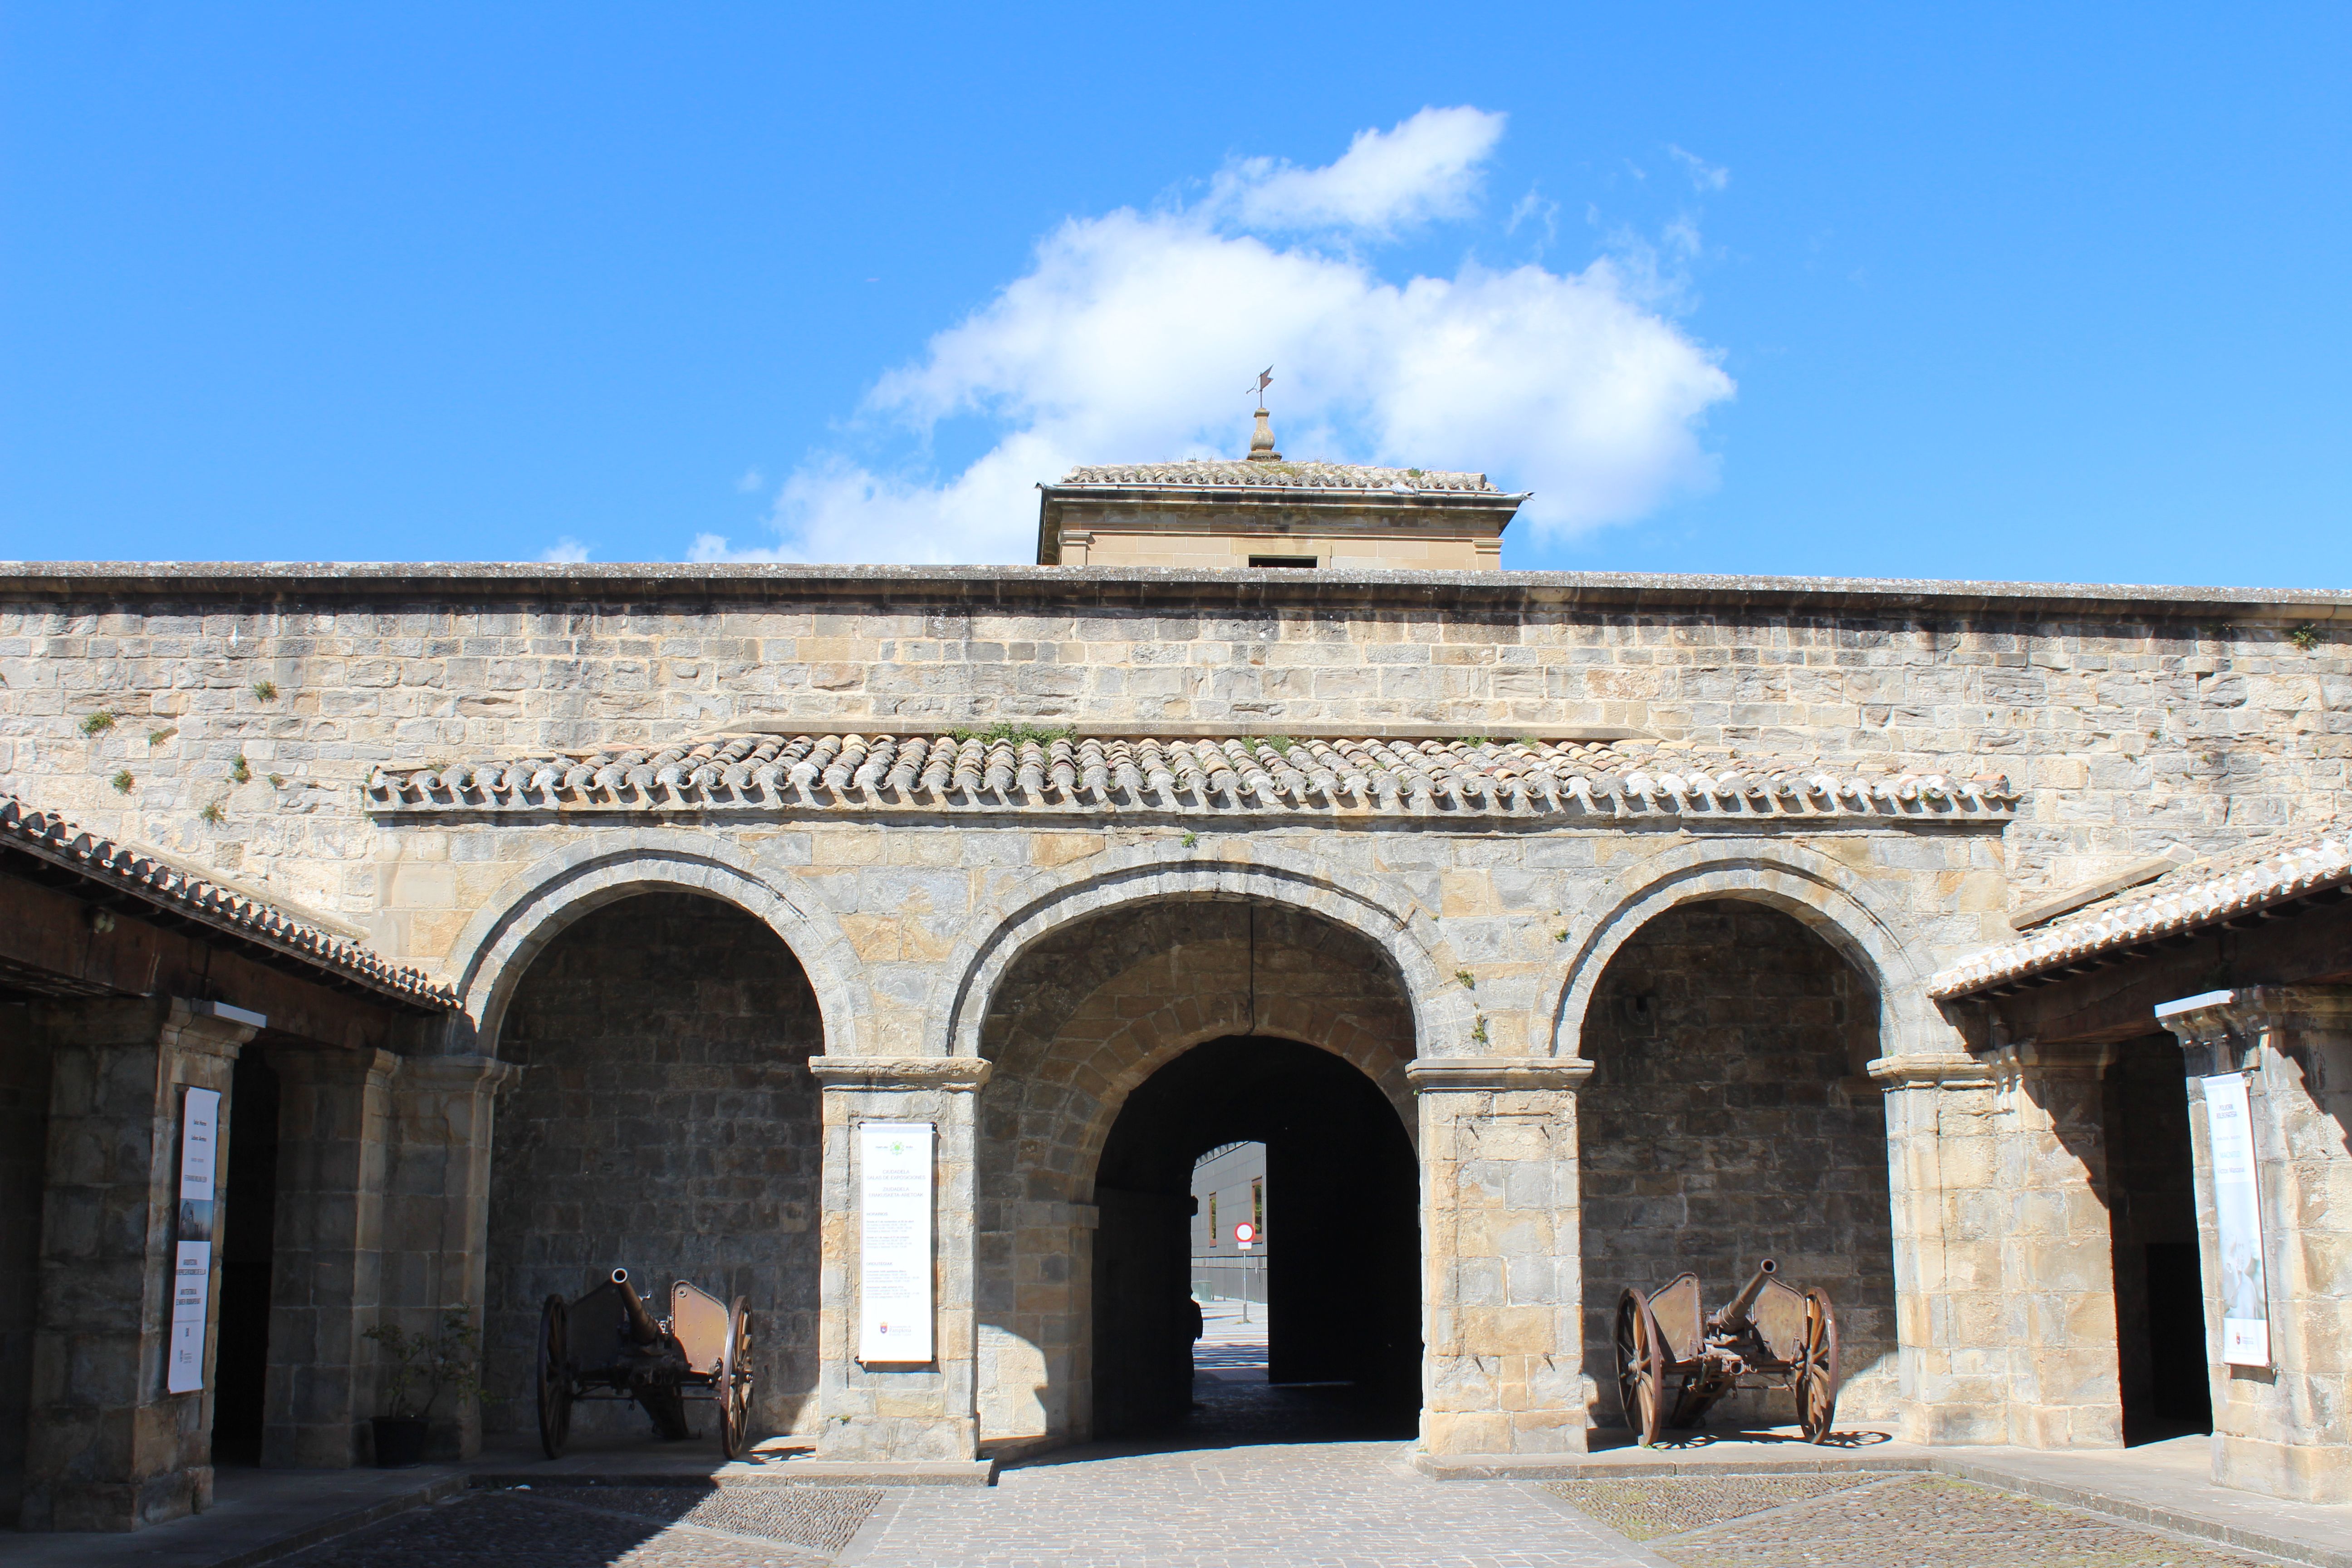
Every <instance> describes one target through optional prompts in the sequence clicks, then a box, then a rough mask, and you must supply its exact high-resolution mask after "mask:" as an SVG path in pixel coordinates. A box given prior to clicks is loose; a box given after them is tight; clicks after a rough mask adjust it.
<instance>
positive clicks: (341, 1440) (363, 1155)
mask: <svg viewBox="0 0 2352 1568" xmlns="http://www.w3.org/2000/svg"><path fill="white" fill-rule="evenodd" d="M269 1065H270V1067H271V1068H274V1069H275V1070H276V1071H277V1074H278V1081H279V1083H280V1084H281V1085H282V1086H283V1088H282V1089H281V1091H280V1099H279V1101H278V1231H277V1236H276V1237H275V1238H274V1241H273V1244H272V1246H273V1258H272V1262H271V1267H270V1302H269V1385H268V1393H267V1398H266V1400H265V1416H264V1421H263V1426H262V1434H261V1462H262V1463H263V1464H265V1465H268V1466H271V1467H285V1468H304V1467H328V1468H338V1467H342V1466H348V1465H352V1464H356V1463H358V1462H359V1459H360V1458H361V1457H362V1455H363V1454H364V1453H365V1452H366V1451H367V1450H366V1446H365V1434H366V1432H367V1429H368V1427H367V1421H368V1417H369V1416H370V1415H373V1411H372V1410H371V1409H370V1408H369V1398H370V1394H371V1387H370V1381H371V1380H370V1378H369V1376H368V1371H369V1365H370V1362H371V1359H372V1347H371V1346H370V1345H369V1344H368V1343H367V1342H365V1340H363V1339H362V1337H361V1336H362V1335H363V1334H364V1333H365V1332H366V1331H368V1329H370V1328H371V1327H373V1325H374V1323H375V1320H376V1307H377V1302H378V1301H379V1300H380V1299H381V1295H382V1287H383V1256H382V1247H383V1179H384V1169H385V1162H386V1157H387V1152H388V1146H387V1138H388V1134H389V1133H390V1131H391V1126H392V1104H391V1098H392V1078H393V1073H394V1070H395V1069H396V1068H398V1067H399V1066H400V1058H398V1057H396V1056H394V1055H393V1054H392V1053H391V1052H390V1051H379V1050H364V1051H349V1050H331V1049H323V1048H312V1049H308V1050H284V1049H273V1050H271V1051H270V1053H269Z"/></svg>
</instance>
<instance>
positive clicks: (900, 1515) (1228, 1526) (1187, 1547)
mask: <svg viewBox="0 0 2352 1568" xmlns="http://www.w3.org/2000/svg"><path fill="white" fill-rule="evenodd" d="M844 1561H845V1562H849V1561H854V1562H855V1563H856V1568H1114V1565H1116V1568H1131V1565H1149V1568H1620V1565H1633V1564H1639V1563H1642V1562H1643V1559H1642V1558H1640V1557H1639V1556H1638V1555H1636V1554H1633V1553H1630V1552H1627V1551H1626V1549H1625V1547H1624V1546H1623V1544H1622V1542H1615V1541H1612V1540H1611V1539H1610V1538H1609V1537H1608V1536H1607V1535H1606V1534H1605V1533H1604V1532H1603V1531H1599V1530H1596V1529H1594V1528H1593V1527H1592V1526H1591V1524H1589V1523H1588V1522H1586V1521H1584V1520H1582V1519H1580V1518H1578V1517H1577V1516H1576V1515H1575V1514H1573V1513H1572V1512H1570V1510H1566V1509H1562V1508H1559V1507H1558V1506H1557V1505H1555V1504H1553V1503H1551V1502H1550V1501H1549V1500H1548V1499H1547V1498H1545V1497H1544V1496H1543V1494H1542V1493H1541V1490H1540V1489H1538V1488H1535V1487H1529V1486H1524V1485H1517V1484H1510V1483H1505V1482H1475V1481H1433V1480H1430V1479H1427V1478H1425V1477H1423V1476H1421V1475H1419V1474H1417V1473H1415V1472H1414V1471H1413V1470H1412V1469H1411V1468H1409V1467H1408V1466H1406V1464H1405V1463H1404V1458H1403V1446H1402V1444H1399V1443H1394V1442H1381V1443H1314V1444H1258V1445H1252V1446H1247V1447H1226V1448H1196V1449H1191V1450H1186V1451H1181V1452H1173V1453H1123V1454H1111V1455H1106V1456H1103V1457H1098V1458H1079V1459H1075V1460H1072V1461H1070V1462H1064V1463H1055V1462H1052V1461H1051V1460H1047V1461H1041V1462H1038V1463H1035V1464H1031V1465H1024V1466H1020V1467H1017V1468H1011V1469H1007V1470H1006V1471H1004V1472H1003V1476H1002V1478H1001V1479H1000V1481H999V1484H998V1485H997V1486H996V1487H995V1488H993V1489H985V1490H984V1489H978V1488H974V1489H971V1490H965V1489H961V1488H958V1489H950V1488H944V1487H942V1488H940V1489H937V1490H936V1491H935V1492H929V1493H918V1492H908V1493H902V1494H901V1495H900V1498H899V1500H898V1506H897V1509H896V1511H895V1512H893V1513H892V1515H891V1516H890V1518H889V1519H888V1521H887V1523H884V1524H883V1525H882V1526H881V1527H880V1528H879V1529H878V1530H877V1531H872V1532H869V1533H868V1534H867V1535H866V1536H865V1537H863V1538H861V1539H860V1540H859V1542H857V1544H856V1546H854V1547H853V1548H852V1549H851V1551H850V1553H849V1555H848V1557H846V1558H845V1559H844Z"/></svg>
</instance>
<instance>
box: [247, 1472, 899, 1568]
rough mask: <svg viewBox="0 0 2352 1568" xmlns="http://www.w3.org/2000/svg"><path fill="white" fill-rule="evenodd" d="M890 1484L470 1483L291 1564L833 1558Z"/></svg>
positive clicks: (453, 1566) (693, 1563)
mask: <svg viewBox="0 0 2352 1568" xmlns="http://www.w3.org/2000/svg"><path fill="white" fill-rule="evenodd" d="M881 1495H882V1494H881V1493H879V1492H877V1491H873V1490H870V1489H852V1488H829V1487H828V1488H817V1487H805V1488H803V1487H776V1488H763V1489H760V1490H759V1491H757V1492H752V1491H750V1490H749V1489H739V1490H730V1492H728V1493H727V1494H725V1495H724V1496H723V1497H722V1496H715V1495H713V1494H712V1493H710V1492H709V1491H706V1490H700V1489H685V1488H653V1487H628V1488H622V1487H551V1488H547V1489H529V1490H514V1491H487V1492H468V1493H466V1494H464V1495H462V1496H460V1497H457V1498H456V1499H453V1500H450V1501H448V1502H446V1503H442V1504H440V1505H438V1506H436V1507H434V1508H428V1509H422V1510H418V1511H416V1512H415V1513H406V1514H402V1515H400V1516H399V1517H398V1518H396V1519H391V1520H386V1521H384V1522H383V1523H382V1524H378V1525H374V1526H372V1527H370V1528H369V1529H366V1530H362V1531H355V1532H354V1533H352V1534H350V1535H346V1536H343V1537H341V1538H340V1539H338V1540H335V1541H331V1542H326V1543H325V1544H324V1545H320V1546H315V1547H312V1548H311V1549H310V1551H308V1552H300V1553H299V1554H297V1555H295V1556H293V1557H290V1558H288V1559H287V1560H286V1561H287V1563H288V1564H289V1568H439V1565H445V1564H446V1565H450V1568H467V1565H469V1564H475V1563H480V1564H484V1565H485V1568H488V1565H489V1564H498V1565H499V1568H605V1565H607V1564H609V1565H610V1568H824V1565H825V1564H827V1563H831V1562H832V1561H833V1560H834V1550H835V1549H837V1548H838V1547H839V1546H840V1545H841V1544H844V1543H845V1542H847V1541H848V1540H849V1538H850V1536H851V1535H852V1534H854V1533H855V1532H856V1529H857V1527H858V1525H859V1524H861V1523H863V1522H864V1521H865V1520H866V1516H867V1515H868V1514H870V1513H871V1512H873V1510H874V1505H875V1504H876V1503H877V1501H878V1500H880V1498H881Z"/></svg>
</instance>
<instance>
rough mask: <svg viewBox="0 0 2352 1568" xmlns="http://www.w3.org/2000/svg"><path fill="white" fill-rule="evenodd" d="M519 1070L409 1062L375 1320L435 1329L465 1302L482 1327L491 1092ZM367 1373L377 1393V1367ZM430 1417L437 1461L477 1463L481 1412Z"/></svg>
mask: <svg viewBox="0 0 2352 1568" xmlns="http://www.w3.org/2000/svg"><path fill="white" fill-rule="evenodd" d="M520 1070H521V1069H520V1068H517V1067H516V1066H515V1065H514V1064H513V1063H511V1062H503V1061H500V1060H499V1059H498V1058H496V1057H473V1056H464V1057H458V1056H450V1057H408V1058H404V1059H403V1060H402V1062H401V1064H400V1070H399V1072H397V1073H396V1074H394V1078H393V1081H392V1093H391V1097H390V1106H391V1112H392V1132H391V1137H390V1139H389V1142H390V1145H391V1157H390V1160H389V1163H388V1166H387V1169H386V1171H385V1173H384V1196H383V1252H382V1258H383V1262H382V1265H381V1268H382V1284H381V1289H382V1291H383V1306H382V1309H381V1310H380V1311H379V1312H378V1314H377V1319H376V1321H379V1322H397V1323H399V1324H400V1325H401V1326H402V1327H403V1328H405V1329H407V1330H408V1331H411V1332H412V1333H422V1334H430V1333H432V1332H434V1331H436V1329H437V1328H439V1326H440V1322H441V1312H442V1310H443V1309H444V1308H445V1307H463V1308H465V1309H467V1310H468V1311H470V1312H471V1313H472V1314H473V1318H474V1324H475V1326H476V1327H477V1328H479V1327H480V1326H481V1322H482V1311H483V1306H484V1300H483V1298H484V1293H485V1292H484V1289H483V1279H484V1275H485V1272H486V1270H487V1269H488V1258H487V1257H486V1256H485V1254H484V1242H485V1240H486V1239H487V1237H488V1234H489V1225H490V1130H491V1121H492V1113H493V1109H494V1100H493V1097H494V1096H495V1095H496V1094H497V1092H498V1089H499V1087H500V1086H501V1085H503V1084H505V1083H506V1082H508V1081H509V1079H512V1078H513V1077H514V1076H515V1075H516V1074H517V1073H518V1072H520ZM366 1375H367V1379H368V1386H369V1388H370V1389H373V1363H371V1365H370V1370H369V1373H367V1374H366ZM377 1414H379V1412H377V1411H375V1410H373V1409H372V1408H371V1409H367V1410H363V1411H362V1415H377ZM431 1414H432V1418H433V1431H432V1436H430V1437H429V1438H428V1439H427V1447H426V1450H425V1451H426V1453H427V1455H428V1456H429V1457H431V1458H444V1459H470V1458H473V1457H474V1456H475V1455H477V1454H478V1453H480V1452H481V1447H482V1413H481V1411H480V1410H479V1409H478V1408H477V1407H475V1406H474V1405H472V1404H470V1403H469V1404H467V1405H463V1406H453V1405H451V1404H450V1403H448V1402H447V1401H446V1400H445V1401H444V1403H442V1404H441V1405H438V1406H437V1407H436V1408H435V1409H434V1410H433V1412H432V1413H431Z"/></svg>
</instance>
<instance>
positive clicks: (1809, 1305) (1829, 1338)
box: [1795, 1286, 1838, 1443]
mask: <svg viewBox="0 0 2352 1568" xmlns="http://www.w3.org/2000/svg"><path fill="white" fill-rule="evenodd" d="M1795 1386H1796V1391H1797V1424H1798V1425H1799V1426H1801V1427H1803V1428H1804V1433H1805V1441H1806V1442H1808V1443H1820V1442H1823V1441H1826V1440H1827V1439H1828V1437H1829V1435H1830V1427H1831V1426H1832V1423H1834V1422H1835V1421H1836V1420H1837V1397H1838V1331H1837V1312H1836V1310H1835V1309H1833V1308H1832V1307H1831V1305H1830V1293H1829V1292H1828V1291H1826V1290H1824V1289H1822V1288H1821V1287H1819V1286H1815V1287H1814V1288H1813V1289H1810V1290H1808V1291H1806V1292H1805V1348H1804V1359H1803V1360H1801V1361H1800V1362H1799V1363H1797V1380H1796V1384H1795Z"/></svg>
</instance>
